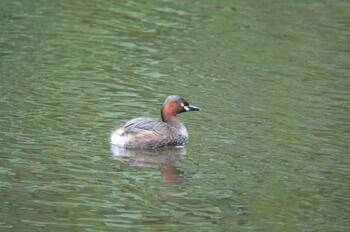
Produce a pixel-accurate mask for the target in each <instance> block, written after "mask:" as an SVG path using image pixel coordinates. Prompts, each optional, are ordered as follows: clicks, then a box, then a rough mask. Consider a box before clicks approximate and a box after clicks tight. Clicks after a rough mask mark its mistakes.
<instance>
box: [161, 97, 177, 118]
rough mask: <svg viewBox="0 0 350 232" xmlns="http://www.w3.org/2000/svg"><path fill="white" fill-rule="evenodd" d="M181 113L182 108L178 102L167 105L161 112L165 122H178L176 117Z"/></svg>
mask: <svg viewBox="0 0 350 232" xmlns="http://www.w3.org/2000/svg"><path fill="white" fill-rule="evenodd" d="M180 111H181V107H180V105H179V104H178V103H176V102H169V103H167V104H166V105H165V106H164V107H163V108H162V111H161V116H162V120H163V122H177V119H176V115H177V114H178V113H179V112H180Z"/></svg>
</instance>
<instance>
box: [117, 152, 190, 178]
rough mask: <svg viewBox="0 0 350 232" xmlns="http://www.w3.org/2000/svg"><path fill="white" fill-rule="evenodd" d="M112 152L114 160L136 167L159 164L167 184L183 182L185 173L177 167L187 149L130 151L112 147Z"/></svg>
mask: <svg viewBox="0 0 350 232" xmlns="http://www.w3.org/2000/svg"><path fill="white" fill-rule="evenodd" d="M111 151H112V154H113V158H115V159H119V160H121V161H123V162H126V163H128V164H130V165H133V166H136V167H151V166H154V165H158V164H159V165H160V171H161V177H162V180H163V181H164V182H166V183H179V182H181V181H182V180H183V173H182V172H181V171H180V170H179V169H178V168H176V167H175V165H176V163H177V162H178V161H179V160H180V159H181V157H182V156H183V155H185V154H186V148H185V147H164V148H159V149H146V150H130V149H123V148H119V147H117V146H115V145H112V146H111Z"/></svg>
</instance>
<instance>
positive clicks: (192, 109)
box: [187, 105, 201, 111]
mask: <svg viewBox="0 0 350 232" xmlns="http://www.w3.org/2000/svg"><path fill="white" fill-rule="evenodd" d="M187 107H188V110H187V111H198V110H201V109H199V108H198V107H197V106H192V105H188V106H187Z"/></svg>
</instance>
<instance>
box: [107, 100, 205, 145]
mask: <svg viewBox="0 0 350 232" xmlns="http://www.w3.org/2000/svg"><path fill="white" fill-rule="evenodd" d="M197 110H200V109H199V108H198V107H196V106H192V105H190V104H189V103H188V102H187V101H186V100H185V99H184V98H183V97H181V96H177V95H171V96H168V97H167V99H166V100H165V102H164V104H163V106H162V108H161V117H162V121H160V120H156V119H153V118H148V117H139V118H135V119H131V120H130V121H128V122H127V123H125V124H124V125H123V126H121V127H120V128H118V129H116V130H114V131H113V132H112V134H111V137H110V141H111V144H112V145H117V146H118V147H121V148H127V149H142V148H156V147H165V146H182V145H185V144H186V143H187V142H188V133H187V129H186V127H185V126H184V125H183V124H182V123H181V122H180V121H178V120H177V118H176V115H177V114H180V113H183V112H187V111H197Z"/></svg>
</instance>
